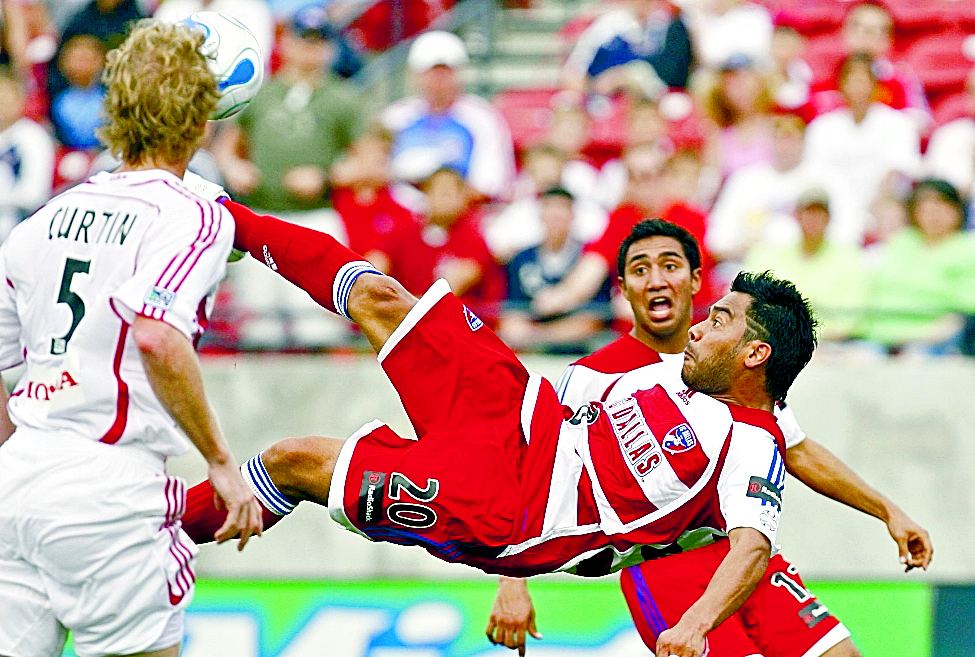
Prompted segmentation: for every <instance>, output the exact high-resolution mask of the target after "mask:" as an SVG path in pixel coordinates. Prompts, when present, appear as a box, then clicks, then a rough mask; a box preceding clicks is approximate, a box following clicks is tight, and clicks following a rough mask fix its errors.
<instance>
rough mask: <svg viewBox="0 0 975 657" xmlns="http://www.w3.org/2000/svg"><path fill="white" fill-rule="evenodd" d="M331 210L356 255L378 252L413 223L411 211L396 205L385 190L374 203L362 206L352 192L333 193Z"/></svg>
mask: <svg viewBox="0 0 975 657" xmlns="http://www.w3.org/2000/svg"><path fill="white" fill-rule="evenodd" d="M332 206H333V207H334V208H335V211H336V212H338V213H339V216H340V217H342V223H343V224H345V232H346V234H347V235H348V236H349V248H350V249H352V250H353V251H355V252H356V253H363V254H366V253H369V252H370V251H375V250H377V249H379V248H380V245H381V244H383V243H384V242H385V241H386V240H387V239H388V236H389V235H391V234H392V233H394V232H396V231H397V230H399V227H400V226H401V225H402V224H404V223H407V222H410V223H412V222H413V215H412V214H411V213H410V211H409V210H407V209H406V208H404V207H403V206H402V205H400V204H399V203H397V202H396V201H395V200H394V199H393V197H392V195H390V193H389V189H388V188H386V187H384V188H382V189H380V190H379V192H378V193H377V195H376V198H375V199H374V200H373V202H372V203H360V202H359V200H358V199H356V196H355V194H354V193H353V192H352V190H350V189H345V188H343V189H337V190H335V192H333V193H332Z"/></svg>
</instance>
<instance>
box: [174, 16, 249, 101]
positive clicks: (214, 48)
mask: <svg viewBox="0 0 975 657" xmlns="http://www.w3.org/2000/svg"><path fill="white" fill-rule="evenodd" d="M183 22H184V23H186V24H187V25H189V26H190V27H191V28H192V29H194V30H199V31H201V32H203V33H204V34H205V35H206V41H204V42H203V45H202V46H200V52H201V53H202V54H203V55H204V56H205V57H206V58H207V64H208V65H209V67H210V70H211V71H213V75H214V77H216V78H217V88H218V89H219V90H220V100H219V101H217V109H215V110H214V111H213V114H211V115H210V118H211V119H225V118H227V117H228V116H233V115H234V114H236V113H237V112H239V111H240V110H242V109H244V107H246V106H247V103H249V102H251V99H253V98H254V96H255V95H257V92H258V90H259V89H260V88H261V84H262V83H263V82H264V59H263V58H262V57H261V46H260V45H259V44H258V43H257V38H256V37H255V36H254V33H253V32H251V31H250V30H249V29H247V27H246V26H245V25H244V24H243V23H241V22H240V21H238V20H237V19H236V18H233V17H231V16H228V15H226V14H221V13H220V12H217V11H198V12H196V13H195V14H192V15H190V17H189V18H187V19H186V20H184V21H183Z"/></svg>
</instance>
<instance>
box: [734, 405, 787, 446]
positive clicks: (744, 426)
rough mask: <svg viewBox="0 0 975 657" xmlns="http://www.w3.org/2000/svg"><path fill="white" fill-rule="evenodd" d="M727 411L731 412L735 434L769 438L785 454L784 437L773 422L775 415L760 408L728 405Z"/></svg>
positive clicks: (777, 425)
mask: <svg viewBox="0 0 975 657" xmlns="http://www.w3.org/2000/svg"><path fill="white" fill-rule="evenodd" d="M728 409H729V410H730V411H731V419H732V421H733V422H734V429H735V431H736V432H737V433H740V434H745V435H754V436H759V435H761V436H766V437H769V438H771V439H772V440H773V441H775V444H776V445H778V446H779V450H780V451H781V452H782V453H783V454H784V453H785V449H786V448H785V437H784V436H783V435H782V430H781V429H780V428H779V424H778V422H776V420H775V415H773V414H772V413H770V412H768V411H763V410H762V409H760V408H745V407H744V406H737V405H735V404H728Z"/></svg>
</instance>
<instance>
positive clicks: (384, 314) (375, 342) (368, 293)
mask: <svg viewBox="0 0 975 657" xmlns="http://www.w3.org/2000/svg"><path fill="white" fill-rule="evenodd" d="M416 302H417V299H416V297H414V296H413V295H412V294H410V293H409V292H407V291H406V288H404V287H403V286H402V285H401V284H400V282H399V281H397V280H396V279H395V278H390V277H389V276H382V275H378V274H362V275H361V276H359V277H358V278H357V279H356V281H355V283H353V284H352V290H351V291H350V292H349V302H348V310H349V317H351V318H352V321H354V322H355V323H356V324H358V326H359V328H360V329H362V334H363V335H365V336H366V338H367V339H368V340H369V344H370V345H372V348H373V349H374V350H375V351H376V353H379V350H380V349H382V347H383V345H384V344H386V341H387V340H388V339H389V336H391V335H392V334H393V331H395V330H396V327H397V326H399V325H400V323H402V321H403V319H404V318H405V317H406V315H407V313H409V312H410V309H411V308H413V306H415V305H416Z"/></svg>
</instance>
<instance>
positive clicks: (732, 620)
mask: <svg viewBox="0 0 975 657" xmlns="http://www.w3.org/2000/svg"><path fill="white" fill-rule="evenodd" d="M728 546H729V544H728V541H727V540H721V541H717V542H716V543H713V544H711V545H707V546H704V547H701V548H696V549H694V550H689V551H687V552H683V553H680V554H674V555H670V556H666V557H662V558H659V559H654V560H652V561H645V562H643V563H641V564H639V565H638V566H631V567H630V568H627V569H626V570H624V571H623V573H622V576H621V578H620V583H621V585H622V587H623V596H624V597H625V598H626V604H627V605H628V606H629V608H630V615H631V616H633V621H634V622H635V623H636V627H637V630H638V631H639V632H640V636H641V637H643V641H644V643H646V644H647V645H648V646H649V647H650V648H651V649H653V648H654V646H656V643H657V636H658V635H659V634H660V633H661V632H663V631H664V630H665V629H667V628H668V627H673V626H674V625H675V624H676V623H677V621H678V620H680V617H681V615H683V613H684V612H685V611H686V610H687V609H688V608H689V607H690V606H691V605H692V604H694V602H696V601H697V599H698V598H700V597H701V594H703V593H704V589H705V588H707V585H708V583H709V582H710V581H711V577H712V576H713V575H714V571H715V570H716V569H717V567H718V565H719V564H720V563H721V560H722V559H724V557H725V555H726V554H728ZM849 636H850V632H849V631H848V630H847V629H846V627H844V626H843V624H842V623H840V622H839V621H838V620H837V619H836V618H835V617H834V616H832V615H831V614H830V613H829V611H828V610H827V609H826V607H825V606H824V605H823V604H822V603H820V602H819V601H818V600H816V596H814V595H813V594H812V593H811V592H810V591H809V590H808V589H806V588H805V586H803V584H802V579H801V578H800V577H799V573H798V571H797V570H796V568H795V566H792V565H791V564H789V562H787V561H786V560H785V559H783V558H782V557H781V555H775V556H774V557H772V559H771V560H770V561H769V565H768V569H767V570H766V572H765V577H764V578H763V579H762V581H761V582H759V584H758V586H757V587H755V591H754V592H753V593H752V594H751V596H749V598H748V600H746V601H745V604H743V605H742V607H741V609H739V610H738V611H737V612H736V613H735V614H733V615H731V616H730V617H729V618H728V619H727V620H725V622H723V623H722V624H721V625H719V626H718V627H716V628H715V629H714V630H713V631H712V632H711V633H710V634H708V639H707V640H708V651H707V653H706V654H707V655H708V657H750V656H752V655H762V656H764V657H818V656H819V655H822V654H823V653H824V652H826V651H827V650H829V649H830V648H832V647H833V646H835V645H836V644H837V643H839V642H840V641H842V640H843V639H845V638H847V637H849Z"/></svg>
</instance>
